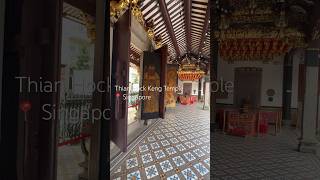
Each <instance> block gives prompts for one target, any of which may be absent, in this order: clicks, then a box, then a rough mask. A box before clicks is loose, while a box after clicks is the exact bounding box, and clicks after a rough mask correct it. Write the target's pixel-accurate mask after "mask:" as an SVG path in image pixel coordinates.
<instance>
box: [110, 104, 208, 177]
mask: <svg viewBox="0 0 320 180" xmlns="http://www.w3.org/2000/svg"><path fill="white" fill-rule="evenodd" d="M200 106H201V105H200ZM200 106H199V105H197V104H195V105H191V106H182V105H178V106H177V107H176V108H175V109H168V110H167V112H166V118H165V119H163V120H161V121H160V122H159V124H157V125H156V126H155V127H153V129H151V130H150V132H149V133H148V134H147V135H146V137H145V138H144V139H143V140H142V141H141V142H140V143H139V144H138V145H137V146H136V147H135V148H134V149H133V150H132V152H130V155H129V156H128V157H127V158H125V159H124V160H123V161H122V162H120V163H119V167H117V168H115V171H113V172H111V177H112V178H113V179H116V178H120V179H121V180H122V178H123V177H125V178H127V179H130V180H131V179H141V180H145V179H154V180H160V179H161V180H162V179H168V180H180V179H187V180H192V179H203V180H207V179H209V169H210V140H209V141H208V139H209V137H210V126H209V123H210V118H209V117H210V113H209V111H204V110H201V107H200ZM133 152H134V153H133ZM118 168H121V170H125V171H121V170H120V171H119V170H118Z"/></svg>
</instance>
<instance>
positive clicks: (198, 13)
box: [141, 0, 210, 63]
mask: <svg viewBox="0 0 320 180" xmlns="http://www.w3.org/2000/svg"><path fill="white" fill-rule="evenodd" d="M207 7H208V0H144V1H143V3H142V5H141V11H142V14H143V17H144V19H145V21H146V22H149V21H153V22H154V26H155V35H156V36H157V35H160V36H161V37H162V41H163V44H167V45H168V47H169V54H170V56H171V63H177V62H178V61H180V60H181V59H182V58H181V57H183V56H184V55H185V54H190V55H193V56H198V57H201V59H203V58H209V56H210V34H209V31H210V30H209V28H208V27H209V17H210V12H209V9H207ZM202 57H203V58H202ZM169 63H170V62H169Z"/></svg>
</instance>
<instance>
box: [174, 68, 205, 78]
mask: <svg viewBox="0 0 320 180" xmlns="http://www.w3.org/2000/svg"><path fill="white" fill-rule="evenodd" d="M177 74H178V78H179V79H180V80H182V81H195V80H199V79H200V78H202V76H203V75H204V74H205V72H204V71H202V70H201V69H200V67H199V65H198V66H196V65H195V64H183V65H181V66H180V67H179V70H178V72H177Z"/></svg>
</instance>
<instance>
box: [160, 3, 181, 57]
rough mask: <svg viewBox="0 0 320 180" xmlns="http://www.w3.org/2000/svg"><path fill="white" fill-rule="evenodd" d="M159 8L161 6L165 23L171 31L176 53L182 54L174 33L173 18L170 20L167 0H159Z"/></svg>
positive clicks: (170, 34)
mask: <svg viewBox="0 0 320 180" xmlns="http://www.w3.org/2000/svg"><path fill="white" fill-rule="evenodd" d="M159 8H160V11H161V14H162V17H163V20H164V23H165V25H166V28H167V31H168V33H169V36H170V38H171V40H172V43H173V46H174V48H175V50H176V54H177V56H180V54H181V53H180V49H179V46H178V43H177V39H176V36H175V35H174V30H173V27H172V24H171V20H170V16H169V13H168V9H167V5H166V2H165V0H159Z"/></svg>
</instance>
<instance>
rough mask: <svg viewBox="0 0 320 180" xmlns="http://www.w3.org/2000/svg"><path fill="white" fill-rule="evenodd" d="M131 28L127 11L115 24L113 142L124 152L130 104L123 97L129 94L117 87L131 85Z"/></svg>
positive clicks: (129, 15)
mask: <svg viewBox="0 0 320 180" xmlns="http://www.w3.org/2000/svg"><path fill="white" fill-rule="evenodd" d="M130 27H131V13H130V11H127V12H126V13H125V14H124V15H123V16H121V18H120V19H119V20H118V21H117V23H116V24H115V27H114V36H113V42H114V43H113V49H114V51H113V55H112V56H113V58H112V63H113V64H112V75H113V76H112V78H111V79H112V81H111V83H112V86H111V87H112V95H113V98H112V100H111V102H112V103H111V104H112V105H113V106H112V112H113V113H112V119H111V140H112V141H113V142H114V143H115V144H116V145H117V146H118V147H119V148H120V149H121V150H122V151H123V152H125V151H126V150H127V124H128V119H127V116H128V102H127V100H126V99H125V98H123V97H124V96H123V95H124V94H125V95H126V96H127V95H128V92H127V91H122V90H120V89H119V88H117V89H116V87H120V86H121V87H128V83H129V52H130V39H131V30H130Z"/></svg>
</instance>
